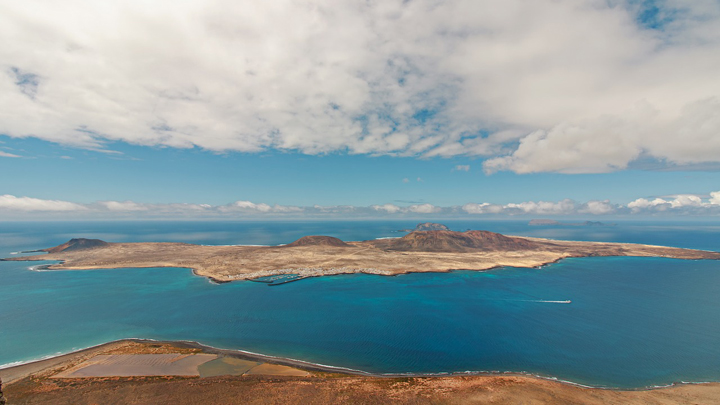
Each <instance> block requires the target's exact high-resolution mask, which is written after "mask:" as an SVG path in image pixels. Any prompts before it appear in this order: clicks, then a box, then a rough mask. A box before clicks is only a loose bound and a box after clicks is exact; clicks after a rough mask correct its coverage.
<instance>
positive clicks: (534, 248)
mask: <svg viewBox="0 0 720 405" xmlns="http://www.w3.org/2000/svg"><path fill="white" fill-rule="evenodd" d="M77 241H80V242H85V241H88V240H87V239H84V240H83V239H78V240H77ZM71 242H72V241H71ZM80 242H78V243H77V244H76V245H73V244H72V243H70V242H69V243H66V244H63V245H60V246H59V247H56V248H51V249H47V251H49V252H50V253H48V254H47V255H36V256H23V257H12V258H8V259H4V260H13V261H15V260H58V261H62V263H60V264H55V265H52V266H49V268H50V269H77V270H80V269H97V268H121V267H187V268H191V269H193V270H194V271H195V273H196V274H198V275H201V276H205V277H209V278H211V279H213V280H216V281H220V282H225V281H232V280H244V279H253V278H257V277H263V276H269V275H277V274H299V275H301V276H304V277H315V276H322V275H333V274H345V273H368V274H380V275H396V274H402V273H409V272H442V271H450V270H458V269H461V270H487V269H492V268H496V267H501V266H514V267H537V266H541V265H544V264H547V263H552V262H555V261H557V260H560V259H563V258H566V257H585V256H658V257H672V258H680V259H720V253H718V252H708V251H700V250H691V249H680V248H671V247H662V246H650V245H638V244H629V243H600V242H571V241H555V240H547V239H538V238H524V237H507V236H504V235H500V234H494V233H491V232H484V231H469V232H450V231H427V232H413V233H411V234H409V235H407V236H405V237H403V238H398V239H389V240H388V239H385V240H371V241H363V242H343V241H340V240H339V239H336V238H330V237H323V236H314V237H305V238H302V239H300V240H298V241H297V242H294V243H292V244H289V245H286V246H272V247H266V246H201V245H191V244H185V243H106V242H102V241H97V242H98V245H97V246H91V247H83V246H84V245H81V244H80ZM60 249H65V250H60Z"/></svg>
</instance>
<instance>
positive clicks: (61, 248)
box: [42, 238, 108, 253]
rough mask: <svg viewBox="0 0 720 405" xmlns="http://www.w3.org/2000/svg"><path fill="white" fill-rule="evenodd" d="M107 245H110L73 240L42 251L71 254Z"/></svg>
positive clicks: (78, 239)
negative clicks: (75, 251)
mask: <svg viewBox="0 0 720 405" xmlns="http://www.w3.org/2000/svg"><path fill="white" fill-rule="evenodd" d="M106 245H108V243H107V242H105V241H102V240H100V239H85V238H73V239H70V240H69V241H67V242H65V243H63V244H62V245H58V246H55V247H52V248H49V249H43V250H42V251H43V252H48V253H58V252H70V251H73V250H85V249H92V248H96V247H100V246H106Z"/></svg>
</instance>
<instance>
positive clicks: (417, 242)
mask: <svg viewBox="0 0 720 405" xmlns="http://www.w3.org/2000/svg"><path fill="white" fill-rule="evenodd" d="M372 243H373V245H375V246H376V247H378V248H380V249H383V250H392V251H406V252H472V251H512V250H535V249H538V248H540V247H543V245H542V244H540V243H538V242H534V241H531V240H527V239H523V238H515V237H512V236H505V235H501V234H499V233H495V232H489V231H466V232H453V231H416V232H412V233H410V234H407V235H405V236H403V237H402V238H397V239H382V240H377V241H373V242H372Z"/></svg>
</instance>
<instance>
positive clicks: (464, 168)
mask: <svg viewBox="0 0 720 405" xmlns="http://www.w3.org/2000/svg"><path fill="white" fill-rule="evenodd" d="M454 170H456V171H458V172H469V171H470V165H457V166H455V169H454Z"/></svg>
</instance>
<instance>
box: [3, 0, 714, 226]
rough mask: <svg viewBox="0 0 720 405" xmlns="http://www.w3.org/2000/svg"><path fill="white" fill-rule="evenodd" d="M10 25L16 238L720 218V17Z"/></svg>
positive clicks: (243, 15) (353, 5) (699, 13)
mask: <svg viewBox="0 0 720 405" xmlns="http://www.w3.org/2000/svg"><path fill="white" fill-rule="evenodd" d="M280 3H282V4H280ZM0 27H3V28H2V29H1V30H0V39H5V40H6V41H5V42H4V43H6V44H7V46H4V47H2V48H1V49H0V61H1V62H0V171H1V172H2V173H3V174H2V176H0V219H3V218H57V217H73V218H83V217H87V218H100V217H117V216H119V217H123V218H131V217H156V216H157V217H173V216H183V217H193V216H198V217H206V216H207V217H220V218H222V217H228V216H229V217H235V216H236V217H243V216H254V215H261V216H266V217H270V216H279V217H288V216H298V217H303V216H312V217H316V216H319V217H322V216H328V217H353V216H358V217H374V216H382V217H384V216H393V215H395V216H397V215H405V216H408V215H412V216H421V217H422V216H427V217H430V216H437V217H442V216H473V217H482V216H488V217H490V216H493V217H497V216H517V215H523V216H554V215H557V216H562V215H565V216H575V217H587V216H591V217H594V216H609V217H625V216H634V217H640V216H666V217H672V216H687V215H692V216H703V217H706V216H715V215H717V214H720V170H719V169H720V119H719V118H718V115H717V111H719V110H720V80H718V76H717V72H718V71H720V60H719V59H718V58H717V55H719V54H720V4H718V3H717V2H715V1H684V0H664V1H647V0H645V1H637V0H628V1H622V0H617V1H595V0H588V1H537V2H531V3H528V2H522V1H515V0H509V1H507V2H503V3H502V4H498V3H497V2H492V1H481V0H478V1H466V0H448V1H444V2H435V1H429V0H427V1H426V0H418V1H413V2H403V1H391V0H388V1H386V2H379V3H375V2H365V1H348V2H343V3H336V2H329V3H328V2H324V1H319V0H318V1H315V0H307V1H302V2H287V3H284V2H279V3H277V4H273V5H269V4H257V3H255V2H226V1H222V0H211V1H199V0H198V1H195V0H192V1H187V2H183V3H181V4H178V3H175V2H170V1H158V2H153V4H145V3H144V2H140V1H123V2H120V1H108V2H102V3H97V2H90V1H84V0H77V1H76V2H74V3H72V4H69V5H63V6H60V5H57V4H47V3H42V2H34V1H28V2H22V3H20V2H18V3H15V4H7V5H3V6H0ZM340 207H342V208H340Z"/></svg>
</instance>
